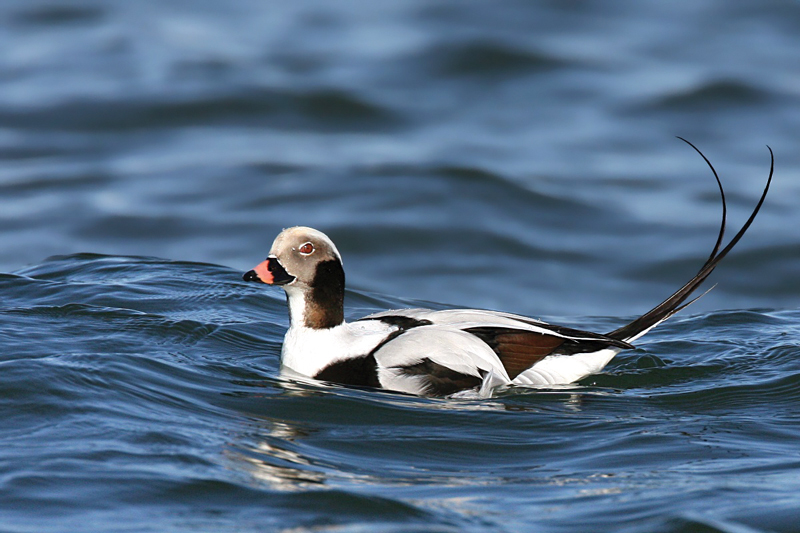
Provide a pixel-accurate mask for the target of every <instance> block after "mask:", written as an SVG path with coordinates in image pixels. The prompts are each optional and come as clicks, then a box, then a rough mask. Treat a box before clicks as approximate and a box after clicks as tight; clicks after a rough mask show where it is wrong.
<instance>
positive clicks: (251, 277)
mask: <svg viewBox="0 0 800 533" xmlns="http://www.w3.org/2000/svg"><path fill="white" fill-rule="evenodd" d="M242 279H244V280H245V281H260V282H261V283H266V284H267V285H286V284H288V283H291V282H293V281H294V280H295V277H294V276H292V275H291V274H289V273H288V272H286V269H285V268H283V265H282V264H280V262H279V261H278V259H277V258H275V257H268V258H267V260H266V261H264V262H262V263H260V264H259V265H258V266H257V267H255V268H254V269H253V270H251V271H249V272H248V273H247V274H245V275H244V276H243V277H242Z"/></svg>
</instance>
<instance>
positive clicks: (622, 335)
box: [607, 137, 775, 342]
mask: <svg viewBox="0 0 800 533" xmlns="http://www.w3.org/2000/svg"><path fill="white" fill-rule="evenodd" d="M678 138H679V139H680V140H682V141H683V142H685V143H686V144H688V145H689V146H691V147H692V148H694V150H695V151H696V152H697V153H698V154H700V156H701V157H702V158H703V159H704V160H705V162H706V164H707V165H708V168H710V169H711V172H712V173H713V174H714V178H715V179H716V180H717V185H718V186H719V193H720V197H721V198H722V224H721V225H720V228H719V235H718V236H717V242H716V244H715V245H714V249H713V250H712V251H711V255H710V256H709V257H708V260H707V261H706V262H705V263H704V264H703V266H702V267H701V268H700V270H699V271H698V272H697V274H695V276H694V277H693V278H692V279H690V280H689V281H688V282H687V283H686V285H684V286H683V287H681V288H680V289H678V290H677V291H675V293H673V294H672V296H670V297H669V298H667V299H666V300H664V301H663V302H661V303H660V304H658V305H657V306H655V307H654V308H653V309H651V310H650V311H648V312H647V313H645V314H643V315H642V316H640V317H639V318H637V319H636V320H634V321H633V322H631V323H630V324H627V325H625V326H622V327H621V328H618V329H615V330H614V331H612V332H610V333H608V334H607V335H608V336H609V337H611V338H614V339H618V340H621V341H625V342H631V341H633V340H635V339H637V338H639V337H641V336H642V335H644V334H645V333H647V332H648V331H649V330H650V329H652V328H654V327H655V326H657V325H658V324H660V323H661V322H663V321H664V320H666V319H668V318H669V317H671V316H672V315H674V314H675V313H677V312H678V311H680V310H681V309H683V308H685V307H686V306H688V305H690V304H691V303H693V302H694V301H695V300H697V298H700V296H702V294H701V295H700V296H698V297H696V298H694V299H692V300H690V301H689V302H688V303H684V302H685V301H686V300H687V299H688V298H689V296H691V294H692V293H693V292H694V291H695V289H697V287H699V286H700V284H701V283H703V281H705V279H706V278H707V277H708V276H709V275H710V274H711V272H713V271H714V268H715V267H716V266H717V265H718V264H719V262H720V261H722V259H723V258H724V257H725V256H726V255H728V252H730V251H731V250H732V249H733V247H734V246H736V243H738V242H739V240H740V239H741V238H742V236H743V235H744V234H745V232H746V231H747V229H748V228H749V227H750V224H752V223H753V220H755V218H756V215H757V214H758V211H759V210H760V209H761V206H762V204H763V203H764V199H765V198H766V197H767V192H768V191H769V186H770V183H772V174H773V171H774V169H775V155H774V154H773V153H772V148H770V147H769V146H767V149H768V150H769V156H770V165H769V177H768V178H767V185H766V186H765V187H764V192H763V193H762V194H761V199H759V201H758V204H757V205H756V207H755V209H754V210H753V213H752V214H751V215H750V218H748V219H747V222H745V223H744V226H742V228H741V229H740V230H739V232H738V233H737V234H736V235H734V237H733V239H731V242H729V243H728V245H727V246H725V248H723V249H722V251H720V246H722V239H723V236H724V235H725V221H726V217H727V213H728V208H727V205H726V202H725V191H724V190H723V188H722V181H720V179H719V175H718V174H717V171H716V170H715V169H714V166H713V165H712V164H711V162H710V161H709V160H708V158H707V157H706V156H705V155H703V152H701V151H700V150H699V149H698V148H697V147H696V146H695V145H693V144H692V143H690V142H689V141H687V140H686V139H684V138H683V137H678ZM704 294H705V293H704Z"/></svg>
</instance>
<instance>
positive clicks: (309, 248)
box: [270, 226, 342, 285]
mask: <svg viewBox="0 0 800 533" xmlns="http://www.w3.org/2000/svg"><path fill="white" fill-rule="evenodd" d="M270 256H273V257H276V258H277V259H278V262H280V264H281V265H282V266H283V268H284V269H285V270H286V272H288V273H289V274H290V275H292V276H294V277H295V278H296V280H295V281H293V282H292V283H291V285H308V284H310V283H311V282H312V281H313V279H314V275H315V274H316V271H317V265H318V264H319V263H321V262H322V261H330V260H332V259H335V260H337V261H339V262H340V263H341V261H342V257H341V256H340V255H339V250H337V249H336V245H334V244H333V242H332V241H331V240H330V239H329V238H328V236H327V235H325V234H324V233H322V232H321V231H317V230H315V229H313V228H307V227H304V226H296V227H294V228H288V229H285V230H283V231H282V232H281V233H280V234H279V235H278V236H277V237H276V238H275V242H273V243H272V249H271V250H270Z"/></svg>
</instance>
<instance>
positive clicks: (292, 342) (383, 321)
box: [244, 148, 772, 397]
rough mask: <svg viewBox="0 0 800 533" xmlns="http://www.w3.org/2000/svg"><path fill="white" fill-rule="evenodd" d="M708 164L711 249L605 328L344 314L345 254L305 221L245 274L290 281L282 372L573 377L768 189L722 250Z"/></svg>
mask: <svg viewBox="0 0 800 533" xmlns="http://www.w3.org/2000/svg"><path fill="white" fill-rule="evenodd" d="M695 150H696V148H695ZM771 153H772V152H771V150H770V154H771ZM701 155H702V154H701ZM703 157H704V158H705V156H703ZM706 162H707V163H708V160H706ZM708 165H709V167H710V168H711V170H712V171H713V172H714V176H715V178H716V179H717V183H718V185H719V189H720V195H721V197H722V205H723V217H722V224H721V226H720V231H719V235H718V238H717V242H716V244H715V246H714V249H713V251H712V252H711V255H710V257H709V259H708V260H707V261H706V262H705V263H704V264H703V266H702V267H701V268H700V270H699V271H698V273H697V274H696V275H695V276H694V277H693V278H692V279H691V280H689V281H688V282H687V283H686V284H685V285H684V286H683V287H681V288H680V289H678V290H677V291H676V292H675V293H673V294H672V295H671V296H669V297H668V298H667V299H666V300H664V301H663V302H661V303H660V304H659V305H657V306H656V307H654V308H653V309H651V310H650V311H648V312H647V313H645V314H644V315H642V316H640V317H639V318H637V319H636V320H634V321H632V322H630V323H629V324H626V325H624V326H622V327H620V328H618V329H616V330H614V331H611V332H609V333H606V334H599V333H591V332H588V331H581V330H576V329H572V328H567V327H563V326H556V325H552V324H548V323H545V322H542V321H540V320H536V319H533V318H528V317H524V316H519V315H514V314H510V313H504V312H499V311H487V310H477V309H450V310H439V311H435V310H429V309H399V310H389V311H383V312H380V313H375V314H372V315H369V316H366V317H364V318H361V319H359V320H356V321H353V322H346V321H345V320H344V293H345V276H344V268H343V265H342V258H341V255H340V254H339V251H338V250H337V249H336V246H335V245H334V244H333V241H331V239H329V238H328V237H327V236H326V235H325V234H324V233H322V232H320V231H318V230H315V229H313V228H308V227H302V226H298V227H293V228H288V229H285V230H283V231H282V232H281V233H280V234H279V235H278V237H277V238H276V239H275V242H274V243H273V245H272V248H271V250H270V254H269V256H268V257H267V259H266V260H265V261H264V262H262V263H260V264H259V265H258V266H256V267H255V268H254V269H253V270H251V271H249V272H247V273H246V274H245V275H244V280H245V281H257V282H263V283H266V284H268V285H278V286H281V287H283V289H284V290H285V291H286V296H287V302H288V307H289V319H290V327H289V329H288V331H287V332H286V336H285V339H284V343H283V348H282V351H281V367H282V369H283V370H284V371H285V372H286V373H287V374H295V375H297V374H299V375H301V376H305V377H310V378H314V379H317V380H320V381H324V382H331V383H338V384H342V385H349V386H358V387H374V388H380V389H386V390H391V391H397V392H404V393H409V394H415V395H420V396H449V395H453V394H457V393H462V392H464V391H469V392H470V393H477V394H478V395H480V396H481V397H488V396H491V395H492V393H493V392H494V391H495V390H497V389H498V388H499V387H503V386H509V385H512V386H513V385H518V386H529V387H531V386H532V387H546V386H555V385H564V384H569V383H573V382H575V381H578V380H580V379H582V378H584V377H586V376H588V375H591V374H594V373H596V372H599V371H600V370H602V369H603V368H604V367H605V366H606V365H607V364H608V362H609V361H611V359H613V357H614V356H615V355H616V354H617V353H619V352H620V351H622V350H625V349H631V348H633V346H632V345H631V343H632V342H633V341H635V340H636V339H638V338H639V337H641V336H642V335H644V334H645V333H647V332H648V331H649V330H650V329H652V328H653V327H655V326H656V325H658V324H659V323H661V322H663V321H664V320H666V319H667V318H669V317H670V316H672V315H673V314H674V313H676V312H678V311H680V310H681V309H683V308H684V307H686V306H687V305H689V304H690V303H692V302H693V301H694V300H691V301H689V302H688V303H686V300H687V299H688V298H689V296H690V295H691V294H692V293H693V292H694V291H695V289H696V288H697V287H698V286H699V285H700V284H701V283H702V282H703V281H704V280H705V279H706V278H707V277H708V275H709V274H710V273H711V271H713V269H714V267H715V266H716V265H717V263H719V261H720V260H722V258H723V257H725V255H727V253H728V252H729V251H730V250H731V249H732V248H733V246H734V245H735V244H736V243H737V242H738V241H739V239H740V238H741V237H742V236H743V235H744V233H745V231H747V229H748V228H749V226H750V224H751V223H752V222H753V220H754V219H755V216H756V214H757V213H758V211H759V209H760V208H761V205H762V204H763V202H764V199H765V198H766V194H767V191H768V190H769V185H770V183H771V180H772V167H771V168H770V174H769V179H768V180H767V185H766V187H765V188H764V192H763V193H762V196H761V199H760V200H759V202H758V205H757V206H756V208H755V209H754V211H753V212H752V214H751V215H750V218H749V219H748V220H747V222H746V223H745V224H744V225H743V226H742V228H741V229H740V230H739V232H738V233H737V234H736V235H735V236H734V237H733V239H731V241H730V243H729V244H728V245H727V246H726V247H724V248H723V249H722V250H720V247H721V243H722V238H723V233H724V229H725V214H726V206H725V194H724V191H723V189H722V183H721V182H720V180H719V177H718V176H717V174H716V172H715V171H714V169H713V167H711V164H710V163H708Z"/></svg>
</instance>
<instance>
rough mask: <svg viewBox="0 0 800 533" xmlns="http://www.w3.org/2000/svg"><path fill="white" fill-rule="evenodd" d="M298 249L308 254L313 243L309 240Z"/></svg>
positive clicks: (312, 247)
mask: <svg viewBox="0 0 800 533" xmlns="http://www.w3.org/2000/svg"><path fill="white" fill-rule="evenodd" d="M299 251H300V253H301V254H303V255H308V254H310V253H311V252H313V251H314V245H313V244H311V243H310V242H307V243H305V244H304V245H302V246H301V247H300V248H299Z"/></svg>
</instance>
